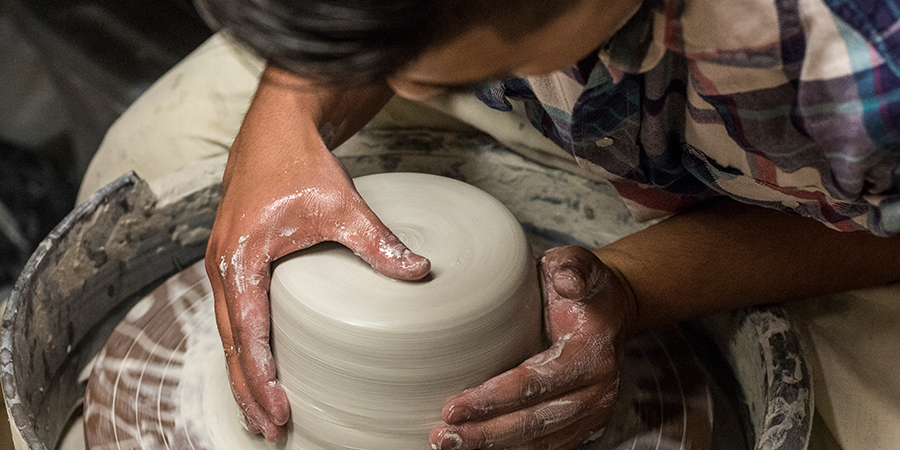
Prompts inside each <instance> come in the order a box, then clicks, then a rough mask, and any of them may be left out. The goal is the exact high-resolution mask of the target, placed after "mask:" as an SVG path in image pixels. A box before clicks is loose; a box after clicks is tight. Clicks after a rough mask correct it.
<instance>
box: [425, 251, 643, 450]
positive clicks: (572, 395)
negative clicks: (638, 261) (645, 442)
mask: <svg viewBox="0 0 900 450" xmlns="http://www.w3.org/2000/svg"><path fill="white" fill-rule="evenodd" d="M540 273H541V279H542V282H543V286H544V296H545V297H544V300H545V304H546V308H547V310H546V311H547V316H546V317H547V319H548V325H549V337H550V339H551V344H552V345H551V347H550V348H549V349H548V350H546V351H544V352H542V353H539V354H537V355H535V356H534V357H532V358H530V359H528V360H526V361H525V362H523V363H522V364H521V365H519V366H518V367H516V368H514V369H512V370H510V371H508V372H506V373H504V374H501V375H499V376H497V377H495V378H492V379H490V380H488V381H487V382H485V383H484V384H482V385H481V386H478V387H476V388H473V389H469V390H467V391H465V392H463V393H462V394H460V395H458V396H456V397H454V398H452V399H450V400H449V401H448V402H447V403H446V405H445V406H444V410H443V419H444V422H445V423H444V424H441V425H440V426H438V427H436V428H434V429H433V430H432V432H431V436H430V439H431V442H432V447H433V448H435V449H442V450H446V449H486V448H492V449H498V450H499V449H560V450H567V449H571V448H574V447H575V446H577V445H578V444H580V443H582V442H585V441H587V440H589V439H591V438H592V437H594V436H595V435H596V434H597V432H598V431H600V430H601V429H602V427H603V426H604V425H605V423H606V422H607V421H608V420H609V416H610V414H611V412H612V407H613V404H614V402H615V400H616V397H617V394H618V384H619V366H620V362H621V359H622V353H623V329H624V327H625V326H626V325H627V324H626V322H627V321H628V320H630V319H629V317H631V315H632V314H631V313H630V312H628V311H629V310H630V306H629V305H631V300H630V295H629V294H628V293H627V291H626V289H624V286H623V283H622V282H621V281H620V279H619V278H618V277H617V276H616V274H615V272H614V271H613V270H612V269H611V268H609V267H607V266H606V265H604V264H603V263H602V262H601V261H600V260H599V259H598V258H597V257H596V256H595V255H594V254H593V253H591V252H590V251H588V250H586V249H584V248H581V247H559V248H555V249H551V250H549V251H547V253H546V254H545V255H544V256H543V258H542V259H541V264H540Z"/></svg>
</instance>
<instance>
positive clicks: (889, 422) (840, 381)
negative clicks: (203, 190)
mask: <svg viewBox="0 0 900 450" xmlns="http://www.w3.org/2000/svg"><path fill="white" fill-rule="evenodd" d="M262 68H263V64H262V62H261V61H259V60H258V59H256V58H254V57H253V56H251V55H250V54H248V53H247V52H245V51H242V50H239V49H237V48H235V47H234V46H233V45H232V44H231V43H229V42H228V41H226V40H225V39H223V38H222V37H221V36H218V35H217V36H214V37H213V38H211V39H210V40H209V41H208V42H206V43H205V44H204V45H202V46H201V47H200V48H198V49H197V50H196V51H195V52H194V53H193V54H191V55H190V56H189V57H188V58H187V59H185V60H184V61H183V62H181V63H180V64H179V65H178V66H176V67H175V68H173V69H172V70H171V71H170V72H169V73H167V74H166V75H165V76H164V77H162V78H161V79H160V80H159V81H158V82H157V83H156V84H154V85H153V86H152V87H151V88H150V89H149V91H148V92H147V93H145V94H144V95H143V96H142V97H141V98H140V99H139V100H138V101H137V102H135V104H134V105H133V106H132V107H131V108H129V110H128V111H126V113H125V114H124V115H123V116H122V118H121V119H119V120H118V121H117V122H116V124H115V125H114V126H113V127H112V128H111V129H110V131H109V133H108V135H107V136H106V139H105V140H104V141H103V144H102V146H101V147H100V149H99V151H98V152H97V154H96V156H95V157H94V159H93V161H92V162H91V164H90V167H89V168H88V172H87V175H86V176H85V178H84V182H83V184H82V187H81V191H80V193H79V199H80V200H83V199H85V198H87V197H88V196H89V195H90V194H91V193H93V192H94V191H95V190H96V189H98V188H100V187H102V186H103V185H104V184H106V183H108V182H109V181H112V180H113V179H115V178H117V177H118V176H120V175H121V174H123V173H125V172H127V171H130V170H134V171H136V172H137V173H138V174H139V175H140V176H141V177H143V178H144V179H146V180H152V179H154V178H156V177H159V176H161V175H164V174H166V173H170V172H173V171H175V170H178V169H179V168H181V167H183V166H184V165H186V164H189V163H191V162H194V161H197V160H202V159H206V158H212V157H216V156H221V155H223V154H225V153H227V151H228V148H229V147H230V145H231V142H232V140H233V139H234V136H235V135H236V133H237V131H238V129H239V127H240V123H241V121H242V119H243V116H244V113H245V112H246V109H247V107H248V105H249V103H250V100H251V98H252V96H253V93H254V91H255V88H256V84H257V82H258V78H259V75H260V73H261V70H262ZM432 106H436V107H437V108H439V109H442V110H443V111H445V112H448V113H450V114H452V115H453V116H455V117H456V118H458V119H459V120H457V119H453V118H450V117H449V116H446V115H442V114H440V113H437V112H435V111H434V110H433V109H430V108H428V107H424V106H421V105H416V104H412V103H411V102H406V101H402V100H396V101H394V100H392V102H391V103H389V105H388V107H386V108H385V110H384V111H382V113H380V114H379V116H378V117H377V118H376V120H375V121H374V122H376V124H377V125H378V126H381V127H397V126H423V125H424V126H430V127H435V128H441V129H467V128H466V127H467V126H466V125H465V124H464V123H469V124H476V125H478V127H479V128H481V129H484V130H486V131H488V132H489V133H491V134H492V135H493V136H494V137H496V138H498V140H500V141H501V142H503V143H504V144H506V145H507V146H509V147H511V148H513V149H516V150H518V151H520V152H522V153H523V154H525V155H526V156H529V157H532V158H535V159H538V160H540V161H541V162H543V163H545V164H551V165H554V166H557V167H561V168H565V169H568V170H571V171H573V172H577V173H584V172H580V169H579V168H578V167H577V166H576V165H575V164H574V162H572V161H568V160H567V159H566V156H567V155H566V154H565V152H563V151H562V150H560V149H559V148H558V147H555V145H554V144H552V143H551V142H550V141H549V140H547V139H546V138H544V137H543V136H542V135H541V134H540V133H539V132H537V131H536V130H534V129H533V128H531V126H530V124H529V123H528V122H527V120H526V119H525V118H524V116H523V115H521V114H505V113H500V112H497V111H493V110H490V109H489V108H486V107H484V106H483V105H481V104H480V103H478V102H477V101H476V100H474V99H473V98H465V97H455V98H448V99H443V100H440V101H437V102H435V103H434V104H433V105H432ZM586 176H587V175H586ZM791 310H792V312H793V314H794V317H795V319H797V320H798V322H799V323H800V324H801V326H802V327H803V328H804V329H805V331H806V332H807V334H808V336H807V339H808V341H809V343H811V345H809V347H810V348H809V349H808V350H809V352H808V353H809V356H810V360H811V362H812V368H813V375H814V377H815V392H816V398H815V402H816V407H817V417H816V421H815V424H816V425H815V426H814V432H813V434H814V436H813V439H812V442H811V444H810V447H809V448H810V450H840V449H844V450H880V449H885V450H888V449H900V377H898V376H897V374H898V373H900V358H898V357H896V355H897V353H898V350H900V340H898V339H897V337H896V336H897V332H898V330H900V285H892V286H886V287H881V288H875V289H867V290H859V291H855V292H850V293H845V294H836V295H831V296H827V297H823V298H818V299H811V300H806V301H802V302H796V303H795V304H793V305H791Z"/></svg>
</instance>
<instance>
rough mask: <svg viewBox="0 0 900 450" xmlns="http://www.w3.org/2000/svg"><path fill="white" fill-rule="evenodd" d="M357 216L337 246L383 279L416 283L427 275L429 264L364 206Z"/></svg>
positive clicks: (429, 268) (347, 226)
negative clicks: (367, 265) (385, 277)
mask: <svg viewBox="0 0 900 450" xmlns="http://www.w3.org/2000/svg"><path fill="white" fill-rule="evenodd" d="M360 208H361V211H359V213H360V214H355V215H353V217H355V219H354V220H353V221H352V222H351V223H347V224H345V225H344V227H343V229H342V231H341V233H340V234H339V236H336V237H335V240H336V241H337V242H340V243H341V244H344V245H345V246H347V247H348V248H350V249H351V250H353V252H354V253H356V255H357V256H359V257H360V258H362V259H363V261H365V262H367V263H368V264H369V265H370V266H372V268H373V269H375V270H376V271H378V272H379V273H381V274H382V275H385V276H388V277H391V278H394V279H398V280H418V279H421V278H423V277H424V276H425V275H428V272H429V271H430V270H431V262H430V261H429V260H428V259H427V258H425V257H423V256H420V255H417V254H416V253H413V251H412V250H410V249H409V247H407V246H406V244H404V243H403V242H402V241H401V240H400V238H399V237H397V235H396V234H394V232H392V231H391V230H390V229H389V228H388V227H387V226H386V225H385V224H384V223H383V222H382V221H381V219H379V218H378V216H376V215H375V213H374V212H373V211H372V210H371V209H369V207H368V206H367V205H365V203H363V204H362V205H361V206H360Z"/></svg>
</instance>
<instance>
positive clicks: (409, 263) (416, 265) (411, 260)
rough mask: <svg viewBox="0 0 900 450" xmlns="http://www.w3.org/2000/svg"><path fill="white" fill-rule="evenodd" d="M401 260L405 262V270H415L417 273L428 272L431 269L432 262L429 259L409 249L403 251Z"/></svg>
mask: <svg viewBox="0 0 900 450" xmlns="http://www.w3.org/2000/svg"><path fill="white" fill-rule="evenodd" d="M401 259H402V260H403V263H402V265H403V267H404V268H405V269H409V270H414V271H416V272H419V271H426V272H427V271H428V270H429V269H431V261H429V260H428V258H425V257H423V256H419V255H417V254H415V253H413V252H412V251H410V250H409V249H406V250H403V255H402V256H401Z"/></svg>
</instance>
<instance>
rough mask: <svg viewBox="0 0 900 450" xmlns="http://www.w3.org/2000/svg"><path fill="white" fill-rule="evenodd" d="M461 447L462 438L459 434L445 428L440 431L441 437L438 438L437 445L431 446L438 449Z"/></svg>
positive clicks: (445, 449)
mask: <svg viewBox="0 0 900 450" xmlns="http://www.w3.org/2000/svg"><path fill="white" fill-rule="evenodd" d="M462 447H463V440H462V437H460V435H458V434H456V433H451V432H449V431H447V430H443V431H441V437H440V439H439V440H438V443H437V446H435V445H434V444H432V446H431V448H434V449H440V450H459V449H461V448H462Z"/></svg>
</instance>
